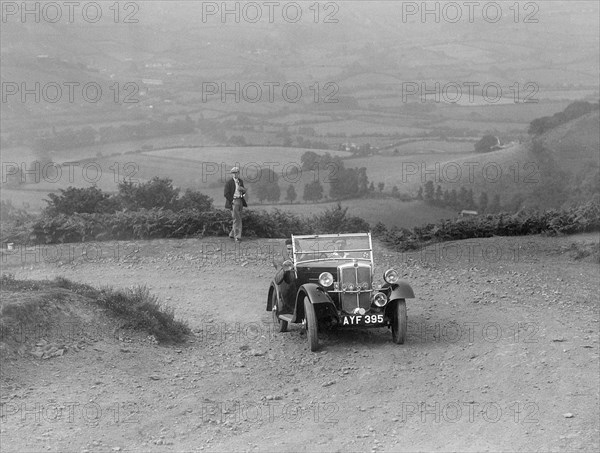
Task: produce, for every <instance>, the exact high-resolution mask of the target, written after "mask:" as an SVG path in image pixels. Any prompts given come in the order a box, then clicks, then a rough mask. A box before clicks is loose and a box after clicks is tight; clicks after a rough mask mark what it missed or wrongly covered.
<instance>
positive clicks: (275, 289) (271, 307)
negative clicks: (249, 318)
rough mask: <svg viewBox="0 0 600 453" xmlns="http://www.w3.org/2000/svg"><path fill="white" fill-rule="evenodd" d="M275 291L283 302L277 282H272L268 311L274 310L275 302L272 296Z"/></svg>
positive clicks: (268, 298)
mask: <svg viewBox="0 0 600 453" xmlns="http://www.w3.org/2000/svg"><path fill="white" fill-rule="evenodd" d="M273 291H275V292H276V293H277V299H279V300H281V297H279V288H277V285H276V284H275V281H272V282H271V286H269V295H268V296H267V311H272V310H273V301H272V300H271V295H272V294H273Z"/></svg>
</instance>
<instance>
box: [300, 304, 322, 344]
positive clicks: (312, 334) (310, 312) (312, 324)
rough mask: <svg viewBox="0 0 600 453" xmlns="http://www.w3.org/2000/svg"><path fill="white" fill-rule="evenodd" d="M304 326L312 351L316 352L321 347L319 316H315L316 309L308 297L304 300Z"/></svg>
mask: <svg viewBox="0 0 600 453" xmlns="http://www.w3.org/2000/svg"><path fill="white" fill-rule="evenodd" d="M302 324H303V325H304V328H305V329H306V334H307V336H308V344H309V346H310V350H311V351H313V352H314V351H316V350H317V348H318V347H319V334H318V333H317V315H316V314H315V307H314V306H313V304H311V303H310V299H309V298H308V297H305V298H304V322H303V323H302Z"/></svg>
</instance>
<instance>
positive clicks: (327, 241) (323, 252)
mask: <svg viewBox="0 0 600 453" xmlns="http://www.w3.org/2000/svg"><path fill="white" fill-rule="evenodd" d="M294 252H295V260H296V263H302V262H305V261H313V260H344V259H360V260H368V261H371V244H370V241H369V236H368V235H366V234H362V235H340V236H338V235H322V236H309V237H294Z"/></svg>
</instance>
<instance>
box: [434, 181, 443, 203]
mask: <svg viewBox="0 0 600 453" xmlns="http://www.w3.org/2000/svg"><path fill="white" fill-rule="evenodd" d="M442 197H443V192H442V186H440V185H439V184H438V186H437V187H436V188H435V201H436V203H441V202H442Z"/></svg>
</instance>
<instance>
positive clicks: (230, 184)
mask: <svg viewBox="0 0 600 453" xmlns="http://www.w3.org/2000/svg"><path fill="white" fill-rule="evenodd" d="M238 183H239V185H240V187H244V181H242V180H241V179H238ZM234 194H235V181H234V180H233V178H231V179H228V180H227V182H226V183H225V191H224V193H223V195H224V196H225V209H233V195H234ZM242 206H243V207H244V208H247V207H248V205H247V204H246V199H245V198H244V197H242Z"/></svg>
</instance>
